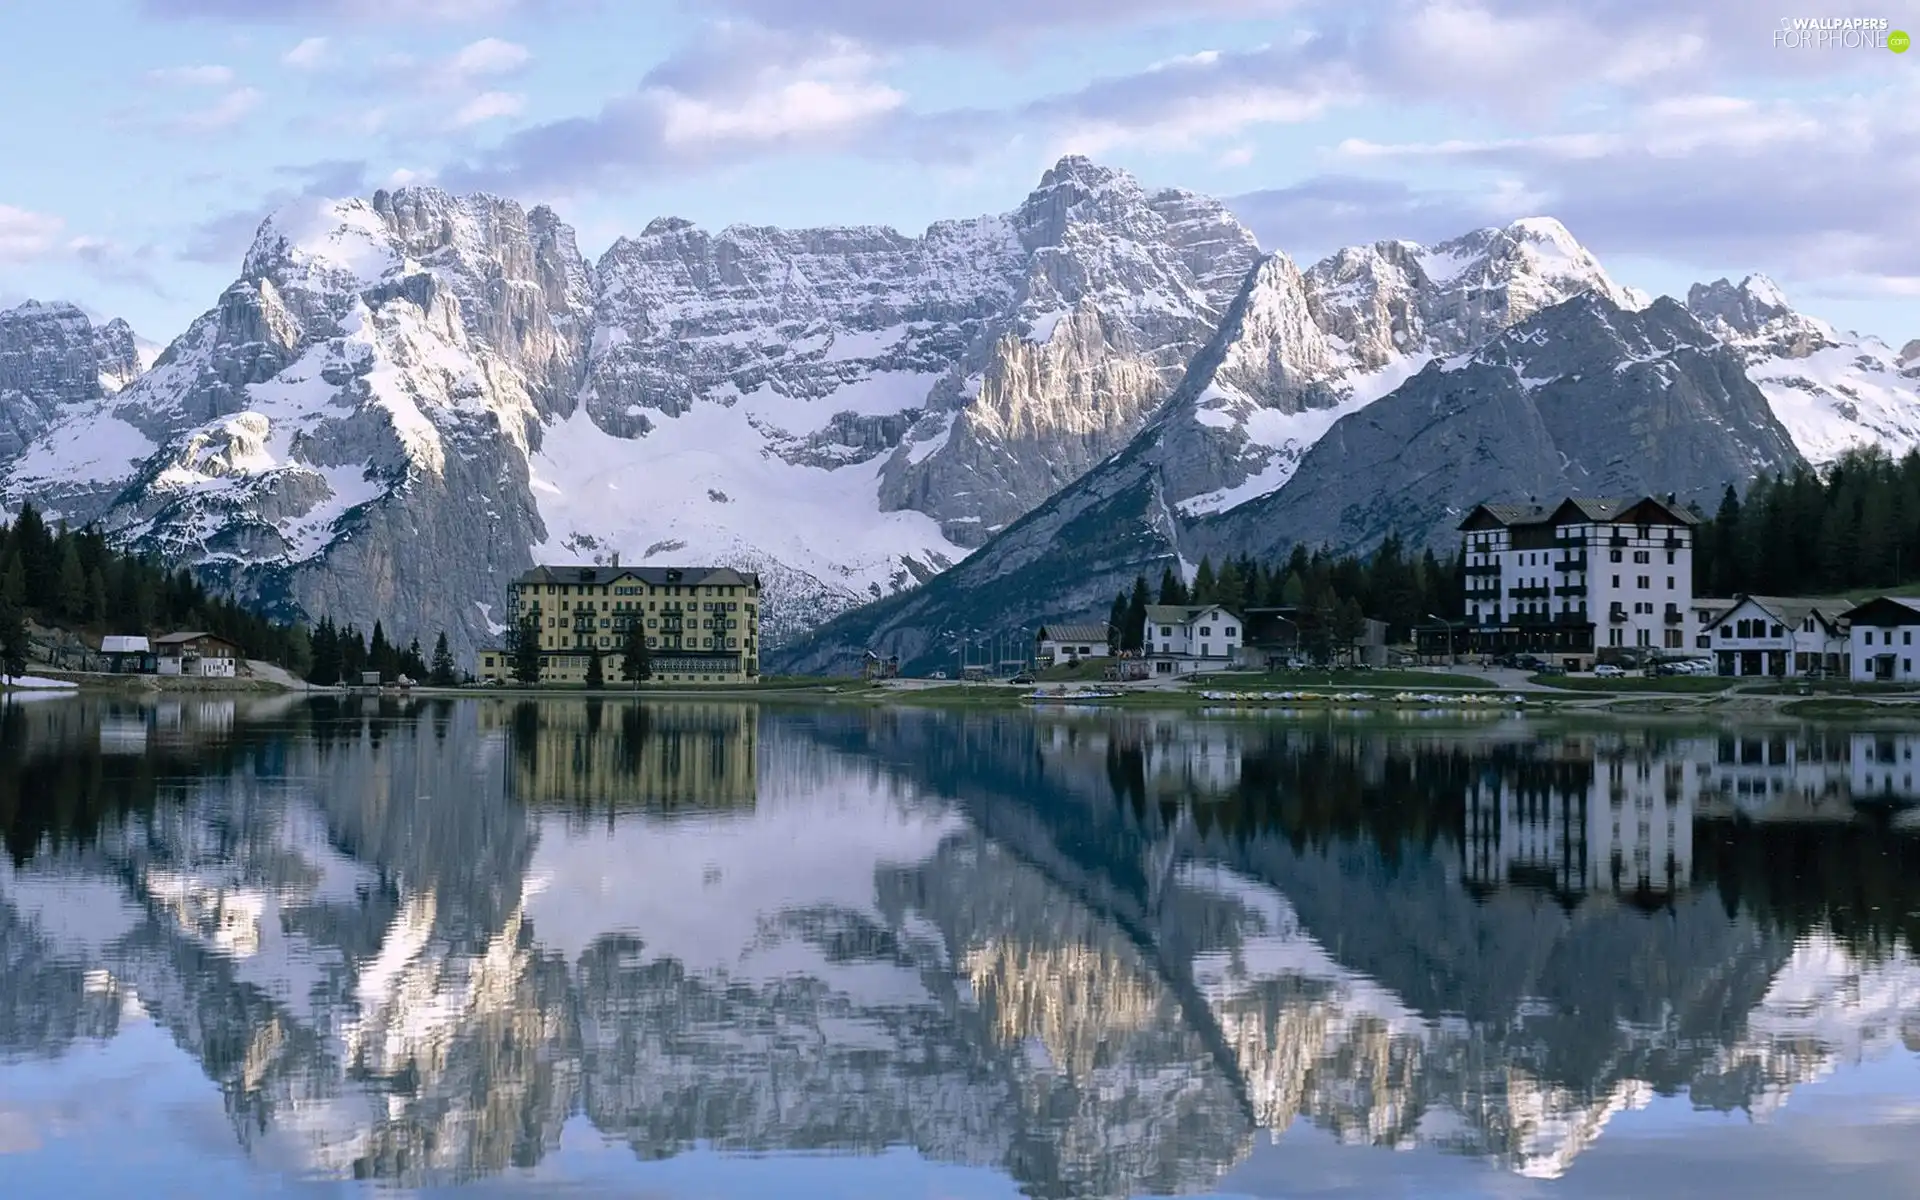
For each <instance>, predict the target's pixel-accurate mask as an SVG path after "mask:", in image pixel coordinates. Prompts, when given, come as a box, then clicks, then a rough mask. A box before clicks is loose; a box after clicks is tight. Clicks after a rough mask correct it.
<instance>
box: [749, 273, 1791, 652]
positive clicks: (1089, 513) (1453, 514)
mask: <svg viewBox="0 0 1920 1200" xmlns="http://www.w3.org/2000/svg"><path fill="white" fill-rule="evenodd" d="M1284 278H1286V272H1285V271H1284V270H1280V269H1277V268H1276V269H1274V270H1267V269H1262V270H1261V271H1257V272H1255V273H1254V274H1253V275H1252V276H1251V277H1250V278H1249V281H1248V285H1247V287H1246V288H1245V289H1244V290H1243V291H1242V293H1241V296H1240V298H1239V299H1238V300H1236V301H1235V303H1234V305H1233V306H1232V308H1231V310H1230V311H1229V313H1228V316H1227V319H1226V321H1225V322H1224V323H1223V324H1222V327H1221V330H1220V332H1219V334H1218V335H1216V337H1215V339H1214V341H1213V342H1212V343H1211V344H1209V345H1208V347H1207V348H1206V349H1205V350H1203V351H1202V352H1201V353H1200V354H1198V355H1196V356H1195V358H1194V360H1193V363H1192V364H1191V366H1190V367H1189V370H1188V373H1187V378H1186V380H1185V381H1184V382H1183V383H1182V384H1181V386H1180V388H1179V389H1178V390H1177V391H1176V392H1175V393H1174V395H1173V397H1172V398H1171V399H1170V400H1169V401H1168V402H1167V403H1166V405H1165V406H1164V407H1163V408H1162V410H1161V411H1160V412H1159V413H1157V414H1156V415H1155V417H1154V419H1153V420H1152V421H1151V422H1150V423H1149V424H1148V425H1147V427H1146V428H1145V429H1144V430H1143V431H1142V432H1141V433H1140V435H1139V436H1138V437H1136V438H1135V439H1134V441H1133V443H1132V444H1131V445H1129V446H1128V447H1127V449H1126V450H1124V451H1122V452H1121V453H1119V454H1117V455H1115V456H1114V457H1112V458H1111V459H1108V460H1107V461H1106V462H1104V463H1102V464H1100V466H1098V467H1097V468H1095V469H1094V470H1092V471H1089V472H1087V474H1086V475H1085V476H1083V477H1082V478H1081V479H1080V480H1079V481H1078V482H1076V483H1075V484H1073V485H1072V486H1070V487H1068V488H1065V489H1063V490H1062V491H1061V492H1060V493H1059V494H1058V495H1056V496H1055V497H1054V498H1053V499H1051V500H1049V501H1048V502H1047V503H1046V504H1044V505H1042V506H1041V507H1040V508H1038V509H1036V510H1035V511H1034V512H1033V513H1031V514H1029V515H1028V516H1027V517H1026V518H1024V519H1022V520H1021V521H1020V522H1018V523H1017V524H1015V525H1014V526H1013V527H1012V528H1010V529H1009V530H1008V531H1007V532H1006V533H1005V534H1003V535H1002V536H1001V537H999V538H996V539H995V540H994V541H993V542H990V543H989V544H988V545H987V546H985V547H983V548H982V549H981V550H979V551H977V552H976V553H975V554H974V555H973V556H971V557H970V558H968V559H967V561H966V562H964V563H962V564H960V565H959V566H958V567H955V568H954V569H953V570H952V571H950V572H948V573H947V575H945V576H942V577H941V578H939V579H936V580H935V581H934V582H933V583H932V584H930V585H928V586H927V587H925V588H922V589H921V590H920V591H919V592H917V593H915V594H913V595H909V596H902V597H898V598H896V599H893V600H890V601H887V602H885V603H882V604H876V605H871V606H869V607H868V608H866V609H863V610H861V611H860V612H857V613H852V614H849V615H848V616H846V617H845V618H842V619H841V620H840V621H837V622H834V623H832V624H830V625H828V626H826V627H824V628H823V629H822V630H821V631H820V633H819V635H818V636H817V637H816V638H814V639H811V640H810V641H809V642H807V643H805V644H803V645H801V646H798V647H796V648H795V649H794V650H793V651H791V652H790V654H789V658H791V660H792V662H791V663H790V664H785V663H783V664H782V666H783V667H784V666H787V665H792V666H798V667H801V668H803V669H814V670H825V669H834V668H838V667H843V666H844V665H845V664H846V663H847V662H848V661H850V660H849V655H850V653H851V652H852V651H853V649H854V648H856V647H863V646H871V645H884V646H886V647H887V648H888V649H889V652H898V653H900V654H901V656H902V661H903V663H911V662H912V661H914V660H915V659H916V658H917V657H919V656H923V655H924V656H927V658H928V661H931V659H932V658H933V656H936V655H939V654H942V653H943V650H942V646H943V643H944V642H945V641H947V640H950V639H951V637H952V635H953V632H954V631H956V630H960V629H968V628H975V629H989V630H992V629H1000V628H1008V627H1011V628H1020V627H1022V626H1026V627H1031V626H1032V625H1034V624H1036V623H1038V622H1041V621H1044V620H1048V619H1059V618H1058V614H1060V613H1063V612H1064V613H1098V614H1104V612H1105V610H1106V607H1107V605H1108V603H1110V602H1111V600H1112V599H1113V597H1114V595H1115V594H1116V593H1117V592H1119V591H1122V590H1124V589H1125V588H1126V587H1127V586H1129V585H1130V584H1131V582H1132V580H1133V578H1134V576H1135V575H1136V574H1146V575H1147V576H1148V577H1149V578H1157V577H1158V576H1159V574H1160V572H1161V570H1162V568H1163V567H1165V566H1169V565H1178V566H1181V567H1182V569H1191V567H1192V565H1193V564H1196V563H1198V562H1199V561H1200V559H1201V558H1202V557H1203V556H1212V557H1213V558H1214V559H1216V560H1218V559H1220V558H1222V557H1224V556H1229V555H1238V554H1240V553H1242V552H1250V553H1253V554H1255V555H1258V556H1262V557H1268V558H1271V557H1274V556H1279V555H1283V554H1284V553H1285V552H1286V551H1287V550H1288V549H1289V548H1290V547H1291V546H1293V545H1294V544H1296V543H1305V544H1307V545H1312V546H1319V545H1330V546H1335V547H1340V548H1344V549H1349V550H1365V549H1367V548H1370V547H1372V546H1374V545H1377V544H1378V543H1379V542H1380V541H1381V540H1382V539H1383V538H1385V537H1386V536H1387V535H1388V534H1389V533H1397V534H1399V535H1400V536H1401V537H1402V538H1404V539H1406V540H1407V541H1409V542H1411V543H1413V544H1415V545H1418V544H1421V543H1428V544H1432V545H1434V546H1436V547H1437V548H1440V549H1443V550H1444V549H1446V548H1448V547H1449V546H1451V545H1452V544H1453V543H1452V538H1453V536H1454V534H1453V525H1454V523H1455V522H1456V521H1457V520H1458V518H1459V515H1460V514H1461V513H1464V512H1465V511H1466V510H1467V508H1469V507H1471V506H1472V505H1473V504H1475V503H1477V502H1479V501H1481V500H1483V499H1486V498H1488V497H1493V496H1514V497H1521V496H1526V495H1537V496H1550V495H1552V496H1557V495H1567V494H1582V495H1613V494H1624V493H1635V494H1646V493H1654V494H1662V495H1664V494H1666V493H1668V492H1675V493H1678V494H1680V496H1681V497H1682V498H1683V499H1705V500H1706V501H1708V502H1711V501H1712V499H1713V498H1715V497H1717V496H1718V494H1719V492H1720V490H1721V489H1723V488H1724V487H1726V485H1727V484H1728V483H1739V482H1742V481H1745V480H1747V479H1751V478H1752V477H1753V476H1754V475H1756V474H1758V473H1759V472H1762V471H1773V470H1780V469H1786V468H1791V467H1793V466H1796V465H1799V464H1800V463H1802V462H1803V461H1804V459H1803V458H1802V457H1801V455H1800V453H1799V451H1798V450H1797V449H1796V448H1795V446H1794V443H1793V439H1792V438H1791V436H1790V435H1789V433H1788V431H1787V429H1786V428H1785V427H1784V426H1783V425H1782V424H1781V422H1780V421H1779V420H1778V419H1776V418H1775V417H1774V415H1773V412H1772V410H1771V409H1770V408H1769V407H1768V405H1767V401H1766V397H1764V396H1763V395H1762V394H1761V393H1760V391H1759V390H1758V389H1757V388H1756V387H1755V386H1754V384H1753V383H1752V382H1751V381H1749V380H1748V379H1747V377H1746V375H1745V374H1744V373H1743V370H1742V362H1741V359H1740V356H1739V354H1738V353H1737V352H1736V351H1735V350H1734V349H1732V348H1730V347H1728V346H1726V345H1724V344H1723V343H1721V342H1720V341H1719V340H1718V339H1716V338H1715V337H1714V335H1713V334H1712V333H1710V332H1709V331H1708V330H1707V329H1706V328H1705V327H1703V326H1702V325H1701V324H1700V323H1699V322H1698V321H1697V320H1695V319H1694V318H1693V317H1692V316H1691V315H1690V314H1689V313H1688V312H1687V310H1685V309H1684V308H1682V307H1681V306H1680V305H1679V304H1677V303H1676V302H1674V301H1672V300H1669V299H1664V298H1663V299H1661V300H1657V301H1655V302H1653V303H1652V304H1651V305H1650V306H1648V307H1646V308H1644V309H1641V310H1638V311H1635V310H1632V309H1626V308H1621V307H1620V306H1619V305H1618V304H1616V303H1615V302H1614V301H1613V300H1611V299H1609V298H1608V297H1607V296H1605V295H1604V294H1602V293H1601V292H1598V291H1589V292H1584V293H1582V294H1580V295H1578V296H1576V297H1574V298H1573V299H1571V300H1567V301H1563V302H1562V303H1560V304H1558V305H1555V306H1553V307H1551V308H1547V309H1543V310H1541V311H1540V312H1538V313H1536V314H1535V315H1534V316H1532V317H1531V318H1529V319H1527V320H1525V321H1523V322H1521V323H1519V324H1517V325H1515V326H1513V327H1512V328H1510V329H1508V330H1507V331H1505V332H1504V333H1502V334H1500V335H1499V336H1497V337H1495V338H1494V339H1492V340H1491V341H1489V342H1487V343H1486V344H1485V345H1483V346H1482V347H1480V348H1479V349H1478V350H1476V351H1474V352H1472V353H1469V354H1460V355H1454V356H1452V357H1450V358H1445V359H1436V360H1430V361H1429V362H1428V363H1427V365H1426V366H1425V367H1424V368H1423V369H1422V370H1421V371H1420V372H1419V373H1417V374H1415V375H1413V376H1412V377H1411V378H1409V379H1407V380H1406V381H1405V382H1404V383H1401V384H1400V385H1399V386H1398V387H1396V388H1395V389H1393V390H1392V391H1391V392H1389V393H1388V394H1387V395H1386V396H1384V397H1382V398H1380V399H1378V400H1371V401H1367V400H1364V399H1363V400H1361V401H1360V402H1358V403H1352V404H1350V405H1339V406H1336V407H1335V408H1334V409H1332V410H1330V411H1329V412H1328V414H1327V416H1326V417H1325V418H1324V419H1325V421H1326V425H1325V427H1324V432H1321V433H1320V434H1319V435H1318V436H1317V437H1315V438H1313V440H1311V441H1310V442H1308V445H1307V446H1306V448H1305V449H1304V450H1303V451H1301V452H1299V453H1298V457H1297V458H1296V460H1295V462H1294V463H1292V464H1289V466H1288V468H1287V470H1286V471H1285V477H1286V482H1285V484H1284V485H1283V486H1280V487H1278V488H1276V489H1274V490H1271V491H1266V492H1263V493H1261V494H1259V495H1257V496H1256V497H1254V498H1251V499H1247V500H1243V501H1240V502H1238V503H1236V504H1235V505H1234V507H1232V508H1226V509H1219V510H1214V511H1208V510H1207V509H1205V508H1204V507H1201V506H1196V505H1193V504H1191V503H1189V504H1187V505H1185V506H1182V505H1181V503H1180V501H1181V499H1182V497H1183V493H1186V492H1187V489H1189V488H1191V487H1192V486H1193V482H1192V481H1193V479H1194V477H1195V473H1196V464H1202V465H1201V466H1200V467H1199V468H1198V472H1199V474H1200V476H1201V477H1203V478H1204V477H1205V472H1206V470H1207V467H1206V466H1205V465H1204V464H1205V463H1206V462H1207V459H1206V458H1205V457H1204V456H1205V455H1206V454H1208V453H1209V452H1212V453H1214V454H1215V455H1216V457H1215V458H1214V459H1213V460H1212V461H1213V466H1212V469H1213V470H1214V471H1216V472H1225V471H1228V470H1230V469H1231V463H1232V461H1233V460H1232V459H1231V458H1229V457H1227V456H1226V455H1225V454H1221V453H1219V451H1218V449H1217V448H1218V447H1221V446H1226V447H1228V448H1229V450H1231V448H1232V447H1233V445H1234V444H1233V443H1232V442H1230V441H1229V440H1228V439H1227V438H1225V437H1221V436H1219V435H1218V433H1216V434H1215V435H1214V440H1213V441H1212V443H1211V445H1209V443H1208V440H1207V439H1206V438H1205V437H1202V436H1196V434H1195V426H1196V424H1202V425H1204V424H1205V423H1206V422H1207V419H1208V417H1209V414H1210V413H1214V412H1218V411H1221V407H1219V406H1224V404H1228V403H1233V402H1235V401H1236V400H1239V399H1240V398H1241V397H1244V396H1245V395H1246V393H1245V392H1244V391H1243V390H1241V389H1235V392H1231V393H1230V392H1228V391H1227V389H1226V387H1223V386H1222V385H1221V384H1220V382H1219V381H1220V379H1221V375H1222V372H1223V368H1224V367H1225V366H1226V365H1229V364H1232V363H1233V362H1235V355H1236V351H1237V350H1238V348H1239V347H1240V346H1241V345H1242V344H1243V343H1244V341H1245V340H1247V338H1248V337H1249V336H1250V335H1249V330H1252V331H1254V332H1253V333H1252V335H1251V336H1253V337H1256V338H1257V337H1258V336H1259V335H1258V331H1259V330H1260V329H1261V328H1262V327H1263V319H1261V318H1260V316H1259V314H1260V312H1261V309H1262V306H1263V305H1265V304H1267V303H1269V302H1268V301H1267V300H1266V299H1265V298H1264V297H1263V293H1264V292H1265V291H1266V290H1267V286H1268V284H1269V283H1270V282H1271V281H1272V280H1274V279H1284ZM1241 361H1244V355H1243V357H1242V359H1241ZM1243 378H1244V376H1243ZM1283 378H1284V377H1283V376H1280V375H1277V374H1275V373H1268V374H1267V375H1265V376H1263V379H1264V380H1265V381H1266V382H1265V383H1264V384H1263V386H1265V387H1268V388H1269V389H1271V388H1275V387H1280V386H1282V384H1281V383H1276V382H1275V380H1276V379H1283ZM1229 386H1230V385H1229ZM1242 402H1244V401H1242ZM1210 406H1215V407H1210ZM1307 411H1311V410H1307Z"/></svg>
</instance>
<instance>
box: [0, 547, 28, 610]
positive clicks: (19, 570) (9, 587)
mask: <svg viewBox="0 0 1920 1200" xmlns="http://www.w3.org/2000/svg"><path fill="white" fill-rule="evenodd" d="M26 603H27V572H26V568H25V567H24V566H23V565H21V562H20V552H19V550H17V549H14V550H13V552H12V553H10V554H9V555H8V556H7V563H6V566H5V567H0V604H5V605H10V606H12V607H14V608H22V607H24V606H25V605H26Z"/></svg>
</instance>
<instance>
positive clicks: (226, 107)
mask: <svg viewBox="0 0 1920 1200" xmlns="http://www.w3.org/2000/svg"><path fill="white" fill-rule="evenodd" d="M265 98H266V93H264V92H262V91H261V90H260V89H258V88H251V87H243V88H235V89H233V90H232V91H230V92H228V93H227V94H226V95H224V96H222V97H220V99H219V100H218V101H217V102H216V103H214V104H212V105H210V106H208V107H206V108H203V109H199V110H198V111H195V112H190V113H187V114H185V115H184V116H181V117H178V118H176V119H175V120H174V121H173V122H172V127H173V128H174V129H176V130H178V131H180V132H183V133H212V132H214V131H216V130H220V129H229V128H232V127H233V126H235V125H238V124H239V123H240V122H241V121H243V120H245V119H246V116H247V114H248V113H250V112H252V111H253V110H254V109H256V108H258V107H259V106H260V101H262V100H264V99H265Z"/></svg>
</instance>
